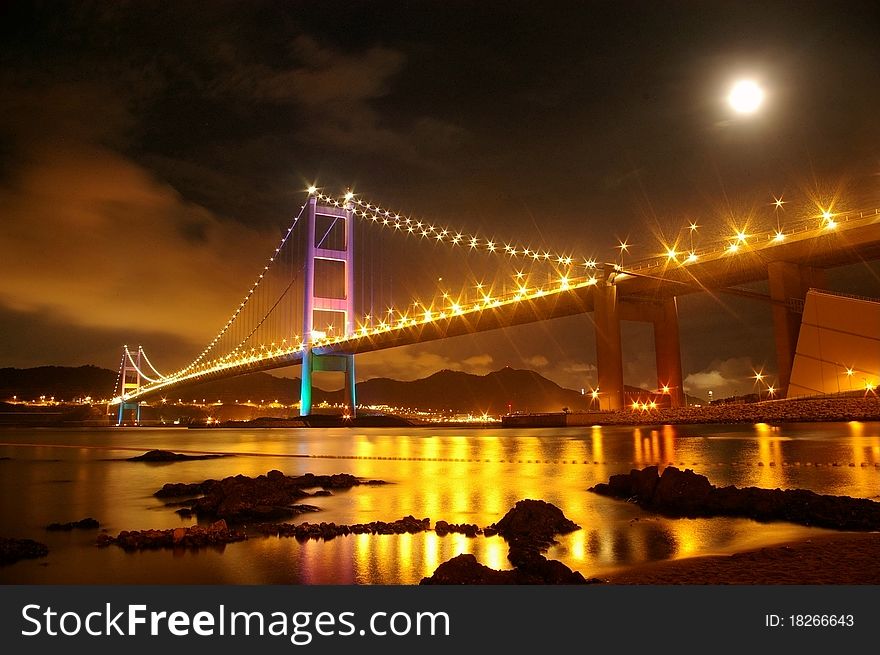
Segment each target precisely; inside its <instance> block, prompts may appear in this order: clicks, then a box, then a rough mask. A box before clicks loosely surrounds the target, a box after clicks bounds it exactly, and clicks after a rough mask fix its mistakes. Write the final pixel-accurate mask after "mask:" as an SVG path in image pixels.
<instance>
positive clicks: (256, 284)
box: [174, 205, 306, 376]
mask: <svg viewBox="0 0 880 655" xmlns="http://www.w3.org/2000/svg"><path fill="white" fill-rule="evenodd" d="M305 208H306V206H305V205H303V206H302V207H300V209H299V214H297V215H296V218H294V219H293V223H291V225H290V227H289V228H287V231H286V232H285V233H284V236H282V237H281V243H279V244H278V247H277V248H275V252H274V253H273V254H272V255H271V256H270V257H269V261H268V262H266V265H265V266H263V270H262V271H261V272H260V274H259V275H258V276H257V279H256V280H254V283H253V284H252V285H251V287H250V289H249V290H248V292H247V293H246V294H245V296H244V299H243V300H242V301H241V304H239V306H238V307H236V308H235V311H233V312H232V315H231V316H230V317H229V320H228V321H226V323H225V324H224V325H223V327H222V328H220V331H219V332H218V333H217V335H216V336H215V337H214V338H213V339H211V341H210V342H209V343H208V345H207V346H205V348H204V349H203V350H202V352H201V353H199V355H198V356H197V357H196V358H195V359H194V360H193V361H192V362H191V363H190V364H188V365H187V366H185V367H184V368H182V369H181V370H180V371H177V373H175V374H174V375H175V376H176V375H180V374H183V373H185V372H187V371H190V370H192V369H193V368H195V367H196V366H198V365H199V363H200V362H201V361H202V360H203V359H204V358H205V357H206V356H207V354H208V353H209V352H211V350H212V349H213V348H214V346H215V345H217V342H218V341H220V339H221V337H223V335H224V334H226V332H227V330H229V328H230V327H231V326H232V324H233V323H234V322H235V319H237V318H238V316H239V314H241V312H242V311H243V310H244V308H245V306H246V305H247V304H248V301H249V300H250V299H251V298H252V297H253V295H254V293H255V292H256V290H257V288H258V287H259V286H260V284H261V283H262V281H263V279H264V278H265V276H266V273H267V271H269V269H270V267H271V266H272V264H273V263H274V262H275V259H276V258H277V256H278V253H280V252H281V249H282V248H283V247H284V245H285V244H286V243H287V240H288V239H289V238H290V235H291V233H292V232H293V229H294V228H295V227H296V225H297V223H298V222H299V219H300V218H301V217H302V215H303V211H304V210H305Z"/></svg>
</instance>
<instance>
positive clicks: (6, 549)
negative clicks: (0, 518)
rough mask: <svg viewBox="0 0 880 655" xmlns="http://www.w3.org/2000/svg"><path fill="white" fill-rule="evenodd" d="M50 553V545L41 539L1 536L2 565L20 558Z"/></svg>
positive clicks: (0, 552)
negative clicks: (43, 542)
mask: <svg viewBox="0 0 880 655" xmlns="http://www.w3.org/2000/svg"><path fill="white" fill-rule="evenodd" d="M48 554H49V548H48V546H46V544H41V543H40V542H39V541H34V540H33V539H10V538H7V537H0V565H3V564H12V563H13V562H17V561H18V560H20V559H35V558H37V557H45V556H46V555H48Z"/></svg>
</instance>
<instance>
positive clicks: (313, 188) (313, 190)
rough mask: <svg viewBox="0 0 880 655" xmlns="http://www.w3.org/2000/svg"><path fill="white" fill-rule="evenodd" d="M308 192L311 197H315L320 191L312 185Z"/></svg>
mask: <svg viewBox="0 0 880 655" xmlns="http://www.w3.org/2000/svg"><path fill="white" fill-rule="evenodd" d="M308 190H309V195H310V196H313V195H315V192H316V191H317V190H318V187H316V186H315V185H314V184H312V185H310V186H309V189H308Z"/></svg>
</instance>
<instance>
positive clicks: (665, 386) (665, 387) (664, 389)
mask: <svg viewBox="0 0 880 655" xmlns="http://www.w3.org/2000/svg"><path fill="white" fill-rule="evenodd" d="M663 393H669V385H668V384H664V385H663Z"/></svg>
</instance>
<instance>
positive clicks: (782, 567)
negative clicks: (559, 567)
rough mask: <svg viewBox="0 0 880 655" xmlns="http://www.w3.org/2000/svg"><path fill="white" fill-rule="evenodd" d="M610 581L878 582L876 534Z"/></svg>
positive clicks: (629, 573)
mask: <svg viewBox="0 0 880 655" xmlns="http://www.w3.org/2000/svg"><path fill="white" fill-rule="evenodd" d="M607 579H608V582H610V583H611V584H652V585H665V584H669V585H706V584H712V585H716V584H743V585H751V584H769V585H783V584H875V585H876V584H880V532H869V533H851V532H844V533H840V534H832V535H827V536H822V537H817V538H812V539H807V540H804V541H796V542H790V543H787V544H781V545H779V546H773V547H766V548H759V549H756V550H750V551H745V552H742V553H735V554H733V555H712V556H706V557H692V558H687V559H680V560H666V561H662V562H652V563H649V564H644V565H640V566H636V567H633V568H630V569H626V570H624V571H620V572H618V573H614V574H612V575H610V576H608V578H607Z"/></svg>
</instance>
